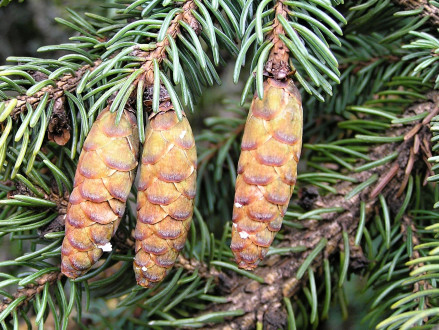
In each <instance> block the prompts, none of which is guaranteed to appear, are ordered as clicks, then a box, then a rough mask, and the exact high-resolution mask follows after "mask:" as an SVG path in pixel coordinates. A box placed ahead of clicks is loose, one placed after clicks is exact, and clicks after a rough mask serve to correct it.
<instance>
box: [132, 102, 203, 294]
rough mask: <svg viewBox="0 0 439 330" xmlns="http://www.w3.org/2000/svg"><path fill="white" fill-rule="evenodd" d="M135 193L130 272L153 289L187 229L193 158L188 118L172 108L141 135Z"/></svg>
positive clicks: (155, 117)
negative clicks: (134, 240) (143, 138)
mask: <svg viewBox="0 0 439 330" xmlns="http://www.w3.org/2000/svg"><path fill="white" fill-rule="evenodd" d="M145 136H146V137H145V143H144V146H143V154H142V160H141V166H140V178H139V184H138V195H137V226H136V230H135V234H134V237H135V239H136V246H135V252H136V257H135V259H134V272H135V275H136V280H137V283H138V284H139V285H141V286H143V287H151V286H153V285H154V284H155V283H157V282H160V281H161V280H163V278H164V277H165V276H166V274H167V273H168V271H169V270H170V269H171V268H172V266H173V265H174V263H175V260H176V259H177V256H178V253H179V252H180V251H181V250H182V249H183V247H184V244H185V242H186V237H187V233H188V231H189V228H190V225H191V221H192V214H193V207H194V198H195V193H196V167H197V154H196V148H195V140H194V137H193V135H192V130H191V127H190V125H189V122H188V120H187V119H186V117H185V116H184V117H183V119H182V120H181V121H179V120H178V118H177V115H176V113H175V111H174V110H173V109H170V110H167V111H165V110H163V111H160V112H158V113H157V114H153V115H152V117H151V118H150V121H149V123H148V126H147V128H146V133H145Z"/></svg>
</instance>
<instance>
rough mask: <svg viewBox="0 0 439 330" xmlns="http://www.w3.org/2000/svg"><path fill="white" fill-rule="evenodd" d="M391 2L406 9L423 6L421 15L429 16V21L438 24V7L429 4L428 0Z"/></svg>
mask: <svg viewBox="0 0 439 330" xmlns="http://www.w3.org/2000/svg"><path fill="white" fill-rule="evenodd" d="M393 2H395V3H396V4H398V5H400V6H403V7H405V8H407V9H408V10H413V9H419V8H421V7H423V11H422V14H421V16H430V21H431V23H432V24H433V25H439V8H438V7H435V6H434V5H431V4H429V1H428V0H393Z"/></svg>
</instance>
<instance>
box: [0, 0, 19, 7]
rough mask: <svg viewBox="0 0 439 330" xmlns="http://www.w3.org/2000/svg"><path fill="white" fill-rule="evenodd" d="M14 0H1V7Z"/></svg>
mask: <svg viewBox="0 0 439 330" xmlns="http://www.w3.org/2000/svg"><path fill="white" fill-rule="evenodd" d="M23 1H24V0H18V2H23ZM11 2H12V0H1V1H0V7H6V6H7V5H9V4H10V3H11Z"/></svg>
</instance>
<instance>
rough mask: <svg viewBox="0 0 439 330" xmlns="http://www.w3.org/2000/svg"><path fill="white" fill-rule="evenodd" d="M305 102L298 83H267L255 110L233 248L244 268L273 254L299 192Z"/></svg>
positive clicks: (244, 152) (244, 153)
mask: <svg viewBox="0 0 439 330" xmlns="http://www.w3.org/2000/svg"><path fill="white" fill-rule="evenodd" d="M302 116H303V115H302V100H301V97H300V94H299V91H298V90H297V88H296V86H294V84H293V82H292V81H287V82H280V81H278V80H275V79H267V80H266V81H265V82H264V98H263V100H260V99H259V98H258V97H257V96H256V95H255V96H254V98H253V102H252V104H251V107H250V111H249V114H248V118H247V123H246V125H245V130H244V136H243V139H242V145H241V155H240V158H239V163H238V178H237V179H236V192H235V201H234V206H233V227H232V244H231V249H232V251H233V253H234V255H235V259H236V262H237V263H238V266H239V267H240V268H244V269H248V270H251V269H254V268H256V266H257V265H258V263H259V262H260V261H261V260H262V259H263V258H264V257H265V255H266V254H267V251H268V248H269V247H270V245H271V243H272V242H273V239H274V236H275V235H276V233H277V232H278V231H279V229H280V228H281V225H282V219H283V216H284V215H285V212H286V210H287V207H288V203H289V201H290V198H291V194H292V193H293V189H294V184H295V183H296V176H297V163H298V162H299V158H300V151H301V146H302V126H303V120H302Z"/></svg>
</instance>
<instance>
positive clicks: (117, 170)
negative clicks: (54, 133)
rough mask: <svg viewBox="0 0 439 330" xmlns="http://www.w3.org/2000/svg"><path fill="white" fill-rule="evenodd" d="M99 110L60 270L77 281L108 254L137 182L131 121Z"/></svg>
mask: <svg viewBox="0 0 439 330" xmlns="http://www.w3.org/2000/svg"><path fill="white" fill-rule="evenodd" d="M115 118H116V113H110V112H109V110H108V108H107V109H105V110H104V111H102V113H101V114H100V115H99V116H98V118H97V119H96V121H95V122H94V124H93V127H92V129H91V130H90V133H89V134H88V136H87V139H86V140H85V142H84V146H83V148H82V153H81V156H80V157H79V162H78V167H77V169H76V174H75V181H74V188H73V191H72V194H71V195H70V200H69V205H68V209H67V216H66V234H65V237H64V241H63V244H62V262H61V271H62V272H63V273H64V275H66V276H68V277H71V278H76V277H78V276H81V275H82V274H84V273H85V272H87V271H88V270H89V269H90V267H91V266H92V265H93V264H94V263H95V262H96V261H98V260H99V258H100V257H101V255H102V253H103V251H111V243H110V239H111V237H112V236H113V235H114V233H115V232H116V230H117V227H118V226H119V223H120V220H121V217H122V215H123V213H124V212H125V204H126V201H127V198H128V195H129V193H130V190H131V186H132V184H133V180H134V178H135V172H134V170H135V168H136V167H137V158H138V153H139V137H138V130H137V124H136V118H135V116H134V115H133V114H132V113H130V112H129V111H127V110H125V111H124V114H123V116H122V119H121V121H120V123H119V124H118V125H115Z"/></svg>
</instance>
